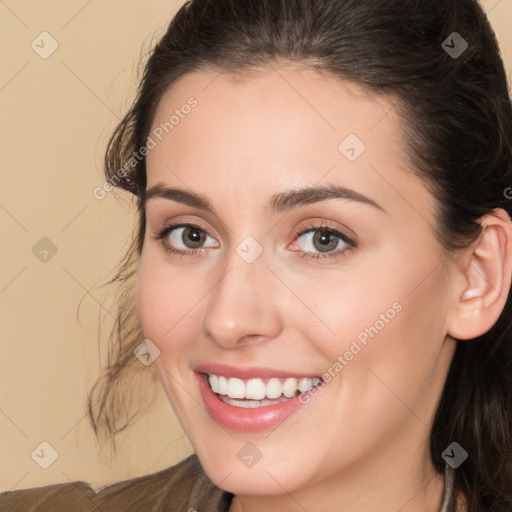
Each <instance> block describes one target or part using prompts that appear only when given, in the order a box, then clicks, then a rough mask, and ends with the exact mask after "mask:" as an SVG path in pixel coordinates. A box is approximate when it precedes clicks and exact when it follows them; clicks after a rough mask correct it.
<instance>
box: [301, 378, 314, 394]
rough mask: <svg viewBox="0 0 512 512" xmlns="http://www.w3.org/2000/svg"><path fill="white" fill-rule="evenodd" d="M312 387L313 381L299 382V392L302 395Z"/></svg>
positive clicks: (302, 380) (303, 380)
mask: <svg viewBox="0 0 512 512" xmlns="http://www.w3.org/2000/svg"><path fill="white" fill-rule="evenodd" d="M312 387H313V379H301V380H300V382H299V391H300V392H301V393H304V392H305V391H308V389H311V388H312Z"/></svg>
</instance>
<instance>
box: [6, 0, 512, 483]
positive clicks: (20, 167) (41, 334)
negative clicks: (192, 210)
mask: <svg viewBox="0 0 512 512" xmlns="http://www.w3.org/2000/svg"><path fill="white" fill-rule="evenodd" d="M182 3H183V0H177V1H176V2H172V1H140V0H139V1H126V0H119V1H116V0H110V1H106V0H92V1H91V0H89V1H86V0H83V1H80V2H74V1H56V2H47V1H34V2H25V1H14V0H10V1H9V0H5V1H0V26H1V29H0V34H1V35H0V37H1V55H0V62H1V76H0V108H1V111H0V135H1V139H0V140H1V148H0V149H1V152H0V158H1V172H2V182H1V196H0V223H1V230H2V234H1V244H2V251H1V262H0V263H1V269H0V270H1V273H0V311H1V323H0V326H1V327H0V329H1V338H0V339H1V360H0V490H8V489H21V488H25V487H31V486H39V485H45V484H49V483H55V482H66V481H68V480H85V481H88V482H90V483H92V484H93V485H94V486H100V485H102V484H105V483H109V482H113V481H117V480H120V479H125V478H131V477H134V476H139V475H143V474H147V473H151V472H154V471H158V470H160V469H163V468H165V467H168V466H170V465H172V464H174V463H176V462H178V461H179V460H181V459H182V458H183V457H185V456H186V455H188V454H189V453H191V452H192V449H191V446H190V444H189V442H188V440H187V439H186V438H185V437H184V435H183V432H182V431H181V429H180V427H179V425H178V423H177V421H176V418H175V416H174V414H173V413H172V411H171V409H170V406H169V405H168V403H167V400H166V398H165V397H164V395H163V392H162V391H160V390H159V395H158V399H157V402H156V403H155V406H154V407H153V408H152V409H151V410H150V412H148V413H147V414H146V415H145V416H144V417H143V418H142V419H141V420H140V421H139V422H138V423H136V424H135V425H134V426H133V427H132V428H130V429H129V430H128V431H126V432H125V433H123V434H122V435H120V436H119V438H118V442H119V448H118V453H117V456H116V457H110V456H109V455H108V454H105V453H103V454H101V453H100V452H99V450H98V448H97V445H96V442H95V439H94V436H93V433H92V429H91V428H90V426H89V422H88V418H87V417H86V414H85V408H84V407H85V396H86V391H87V390H88V389H89V388H90V386H91V385H92V383H93V382H94V380H95V378H96V376H97V375H98V372H99V368H98V359H99V349H98V343H97V328H98V312H99V310H100V307H101V308H102V311H103V313H104V314H106V316H107V317H108V312H109V311H110V312H111V313H113V312H114V306H113V304H111V303H109V300H108V298H107V296H106V293H105V291H102V290H98V288H97V287H98V285H100V284H102V283H103V282H105V280H106V279H107V278H108V277H109V276H110V275H111V272H112V270H113V269H114V267H115V265H116V263H117V261H118V258H119V256H120V254H121V253H122V251H123V250H124V249H125V247H126V245H127V243H128V240H129V235H130V232H131V226H132V222H133V219H134V211H135V210H134V208H133V207H130V206H129V203H128V201H126V200H119V199H116V198H115V197H114V196H113V195H112V194H111V193H110V194H107V195H106V197H105V198H104V199H103V200H98V199H96V198H95V197H94V196H93V189H94V188H95V187H97V186H101V185H102V184H103V182H104V179H103V177H102V169H101V165H102V157H103V150H104V147H105V142H106V139H107V137H108V135H109V134H110V132H111V131H112V129H113V128H114V126H115V124H116V122H117V121H118V118H119V117H121V115H122V114H123V113H124V112H125V111H126V109H127V107H128V106H129V104H130V101H131V99H132V98H133V95H134V92H135V88H136V85H137V82H136V70H137V66H138V62H139V59H140V56H141V54H143V52H146V51H147V50H148V48H150V46H151V44H152V42H154V41H155V38H156V37H157V36H158V35H159V34H161V33H162V31H163V30H165V28H166V25H167V23H168V21H169V20H170V18H171V17H172V14H173V13H174V12H175V11H176V10H177V8H178V7H179V6H180V5H181V4H182ZM482 4H483V5H484V8H485V9H486V11H487V12H488V13H489V17H490V20H491V22H492V24H493V26H494V28H495V30H496V32H497V34H498V38H499V39H500V42H501V45H502V52H503V55H504V59H505V63H506V66H507V68H508V72H509V76H510V75H511V71H512V33H511V32H510V31H509V30H507V29H508V28H509V27H510V25H511V23H512V0H488V1H487V0H484V1H483V2H482ZM45 31H46V32H48V33H49V34H50V35H51V37H52V38H54V39H55V40H56V41H57V43H58V48H57V50H56V51H55V52H54V53H53V54H52V55H50V56H49V57H48V58H46V59H43V58H42V57H40V56H39V54H38V53H36V51H34V50H33V49H32V47H31V43H32V41H34V40H36V43H37V42H38V41H40V38H38V36H39V34H41V32H45ZM43 37H48V36H43ZM39 45H40V47H39V48H38V51H39V52H43V51H45V50H48V49H49V48H50V40H49V39H45V47H44V48H41V46H42V45H41V43H40V42H39ZM141 49H142V50H141ZM43 237H47V238H48V239H50V240H51V242H52V243H53V244H54V246H55V247H56V248H57V252H56V253H55V254H54V255H53V256H51V253H48V255H47V256H46V258H47V261H46V262H42V261H40V259H38V258H37V257H36V256H35V255H34V254H33V252H32V248H33V247H34V245H35V244H36V243H38V242H39V240H40V239H41V238H43ZM43 256H44V255H43V254H41V257H43ZM81 299H83V300H82V305H81V309H80V317H79V319H77V317H76V313H77V307H78V304H79V302H80V300H81ZM148 371H152V370H151V369H150V368H148ZM41 442H47V443H49V444H50V445H51V446H52V447H53V449H54V450H55V451H56V452H57V454H58V457H57V458H56V459H55V461H54V462H53V463H52V464H51V465H50V466H49V467H48V468H47V469H43V468H42V467H40V465H39V464H38V463H36V460H37V461H39V462H45V461H48V460H49V459H48V457H49V455H50V454H51V450H50V449H48V448H45V447H44V446H43V452H41V448H40V447H39V445H40V443H41ZM38 447H39V448H38ZM34 450H35V454H34V458H32V456H31V454H32V453H33V452H34ZM42 453H44V456H40V457H38V456H37V454H39V455H41V454H42Z"/></svg>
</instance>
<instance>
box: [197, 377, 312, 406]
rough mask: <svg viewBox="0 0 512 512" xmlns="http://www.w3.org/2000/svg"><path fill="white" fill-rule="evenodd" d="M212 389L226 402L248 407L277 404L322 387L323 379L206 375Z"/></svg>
mask: <svg viewBox="0 0 512 512" xmlns="http://www.w3.org/2000/svg"><path fill="white" fill-rule="evenodd" d="M204 375H205V377H206V381H207V382H208V384H209V386H210V389H211V390H212V391H213V392H214V393H215V394H216V396H217V398H218V399H219V400H221V401H222V402H224V403H226V404H228V405H232V406H234V407H242V408H246V409H251V408H256V407H265V406H268V405H275V404H279V403H281V402H287V401H288V400H291V399H293V398H296V397H298V396H299V395H301V394H302V393H307V392H308V391H310V390H311V389H313V388H314V387H315V386H318V385H319V384H320V383H321V382H322V379H321V378H320V377H317V378H299V379H297V378H295V377H288V378H278V377H272V378H269V379H260V378H253V379H246V380H243V379H238V378H236V377H224V376H223V375H214V374H204Z"/></svg>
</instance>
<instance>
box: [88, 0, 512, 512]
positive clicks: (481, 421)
mask: <svg viewBox="0 0 512 512" xmlns="http://www.w3.org/2000/svg"><path fill="white" fill-rule="evenodd" d="M455 32H456V33H457V34H454V33H455ZM450 37H451V38H452V39H450ZM454 38H456V39H454ZM444 41H448V42H449V44H443V42H444ZM454 41H458V44H459V46H458V50H461V49H462V52H461V54H459V55H456V54H454V53H453V52H451V53H450V51H449V49H450V48H454V47H455V43H454ZM466 44H467V48H466V47H465V45H466ZM280 60H282V61H299V62H303V63H306V64H309V65H311V66H312V67H314V68H315V69H317V70H320V71H324V72H328V73H331V74H332V75H334V76H336V77H338V78H340V79H341V80H344V79H348V80H352V81H356V82H357V83H359V84H360V85H362V86H363V87H366V88H368V89H369V90H371V91H373V92H375V93H379V94H380V93H382V94H389V95H392V96H393V97H395V98H398V104H397V108H398V109H399V112H400V113H401V115H402V118H403V136H404V137H405V141H406V144H407V148H408V154H409V156H410V158H411V160H412V162H413V164H414V168H415V172H417V174H418V175H419V176H421V177H422V178H423V179H424V182H425V184H426V186H427V187H428V188H429V190H430V191H431V192H432V193H433V194H434V195H435V197H436V198H437V202H438V211H437V219H436V220H437V222H436V227H437V235H438V237H439V240H440V242H441V243H442V244H443V245H444V247H446V248H447V249H448V250H453V249H456V248H462V247H466V246H467V245H468V244H469V243H470V242H472V241H473V240H475V238H476V237H478V235H479V233H480V225H479V223H478V219H479V218H480V217H481V216H482V215H484V214H487V213H489V212H491V211H492V210H493V209H495V208H504V209H505V210H506V211H507V212H508V213H509V214H510V215H512V200H511V196H512V189H511V188H510V187H511V185H512V107H511V101H510V97H509V91H508V86H507V80H506V74H505V71H504V68H503V63H502V60H501V57H500V53H499V48H498V44H497V41H496V38H495V35H494V33H493V31H492V28H491V26H490V24H489V22H488V20H487V18H486V16H485V14H484V12H483V10H482V8H481V7H480V6H479V4H478V3H477V2H476V1H474V0H450V1H446V0H431V1H429V2H424V1H421V0H387V1H382V0H192V1H188V2H186V3H185V4H184V5H183V6H182V7H181V8H180V9H179V11H178V12H177V14H176V15H175V17H174V18H173V19H172V21H171V23H170V24H169V27H168V29H167V31H166V33H165V35H164V36H163V37H162V38H161V39H160V40H159V42H158V43H157V44H156V46H155V48H154V50H153V51H152V53H151V55H150V57H149V59H148V61H147V63H146V66H145V68H144V72H143V77H142V80H141V83H140V87H139V90H138V95H137V98H136V100H135V102H134V104H133V106H132V107H131V109H130V110H129V112H128V113H127V114H126V116H125V117H124V119H123V120H122V121H121V123H120V124H119V125H118V127H117V128H116V130H115V132H114V133H113V135H112V137H111V139H110V141H109V144H108V148H107V152H106V155H105V175H106V178H107V180H108V181H109V182H110V183H112V185H114V186H116V187H119V188H120V189H124V190H126V191H129V192H130V193H132V194H133V195H134V196H135V198H136V199H137V200H138V202H137V204H138V219H139V222H138V226H137V229H136V231H135V233H134V237H133V241H132V244H131V245H130V247H129V250H128V251H127V253H126V255H125V257H124V259H123V260H122V261H121V263H120V267H119V270H118V272H117V274H116V276H114V278H113V279H112V280H111V282H112V283H117V284H118V285H119V286H120V288H119V297H118V313H117V319H116V324H115V326H114V328H113V330H112V331H111V333H110V338H109V340H110V352H109V361H108V364H107V366H106V368H105V369H104V372H103V375H102V377H101V379H100V380H99V381H98V382H97V383H96V385H95V386H94V387H93V389H92V390H91V393H90V396H89V412H90V418H91V421H92V425H93V427H94V430H95V432H96V434H97V435H98V436H100V435H101V434H105V435H107V434H109V435H112V437H113V434H115V433H117V432H119V431H121V430H123V429H124V428H125V427H126V426H127V425H128V424H129V423H130V421H131V419H132V417H133V416H134V415H135V414H136V413H137V411H135V413H133V411H131V412H130V407H129V404H128V401H126V400H127V399H126V396H127V394H126V392H127V391H126V388H127V387H128V388H129V386H130V382H131V380H132V376H133V375H134V372H136V370H137V368H141V365H140V363H139V361H137V360H136V358H135V357H134V356H133V350H134V349H135V347H136V346H137V345H138V344H139V343H140V342H141V341H142V339H143V335H142V331H141V328H140V325H139V317H138V312H137V301H136V294H135V290H136V286H135V284H136V283H135V278H136V272H137V260H138V256H139V254H140V252H141V250H142V244H143V239H144V230H145V212H144V208H143V206H142V199H143V197H144V193H145V187H146V167H145V158H137V159H136V161H135V162H134V161H133V158H134V156H133V155H134V153H137V151H139V150H140V148H142V147H144V146H146V145H147V143H148V136H149V130H150V127H151V123H152V120H153V117H154V114H155V110H156V107H157V105H158V102H159V100H160V98H161V97H162V95H163V94H164V92H165V91H166V90H167V89H168V88H169V87H171V86H172V84H173V83H174V82H175V81H176V80H177V79H178V78H180V77H181V76H183V75H185V74H186V73H190V72H193V71H196V70H199V69H205V68H208V69H213V70H218V71H219V72H220V71H227V72H232V73H239V74H248V73H250V72H251V70H255V69H257V68H258V67H259V66H264V65H265V64H268V63H270V62H275V63H277V62H279V61H280ZM130 159H132V160H131V162H130ZM128 162H130V163H129V165H127V163H128ZM507 191H508V192H509V193H508V194H507ZM511 432H512V295H511V294H510V293H509V296H508V299H507V302H506V305H505V308H504V310H503V312H502V314H501V316H500V318H499V320H498V321H497V322H496V324H495V325H494V326H493V327H492V328H491V329H490V330H489V331H488V332H487V333H485V334H484V335H482V336H480V337H479V338H477V339H474V340H469V341H457V349H456V352H455V356H454V359H453V362H452V365H451V368H450V371H449V374H448V377H447V380H446V384H445V387H444V391H443V393H442V397H441V399H440V403H439V407H438V409H437V412H436V416H435V421H434V424H433V428H432V432H431V438H430V441H431V443H430V446H431V457H432V460H433V463H434V465H435V467H436V468H437V470H438V471H439V472H441V471H443V467H444V461H443V459H442V457H441V453H442V452H443V450H444V449H445V448H446V447H447V446H449V445H450V444H451V443H452V442H453V441H456V442H458V443H459V444H460V445H461V446H462V447H463V448H464V449H465V450H466V451H467V452H468V454H469V458H468V459H467V460H466V461H465V462H464V463H463V464H462V465H461V466H460V467H459V468H458V469H457V478H456V486H457V488H458V489H460V490H461V491H462V492H463V493H464V494H465V496H466V497H467V501H468V506H469V512H483V511H492V512H510V511H511V510H512V434H511Z"/></svg>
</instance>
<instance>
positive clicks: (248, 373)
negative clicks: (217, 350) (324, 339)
mask: <svg viewBox="0 0 512 512" xmlns="http://www.w3.org/2000/svg"><path fill="white" fill-rule="evenodd" d="M194 371H195V372H198V373H207V374H209V375H222V376H224V377H228V378H229V377H236V378H238V379H242V380H247V379H256V378H263V379H266V378H272V377H295V378H306V379H307V378H309V379H314V378H319V377H320V376H319V375H318V374H315V373H308V372H304V373H302V372H296V371H289V370H280V369H277V368H264V367H257V366H246V367H240V366H229V365H226V364H222V363H204V364H200V365H199V366H197V367H196V368H194Z"/></svg>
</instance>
